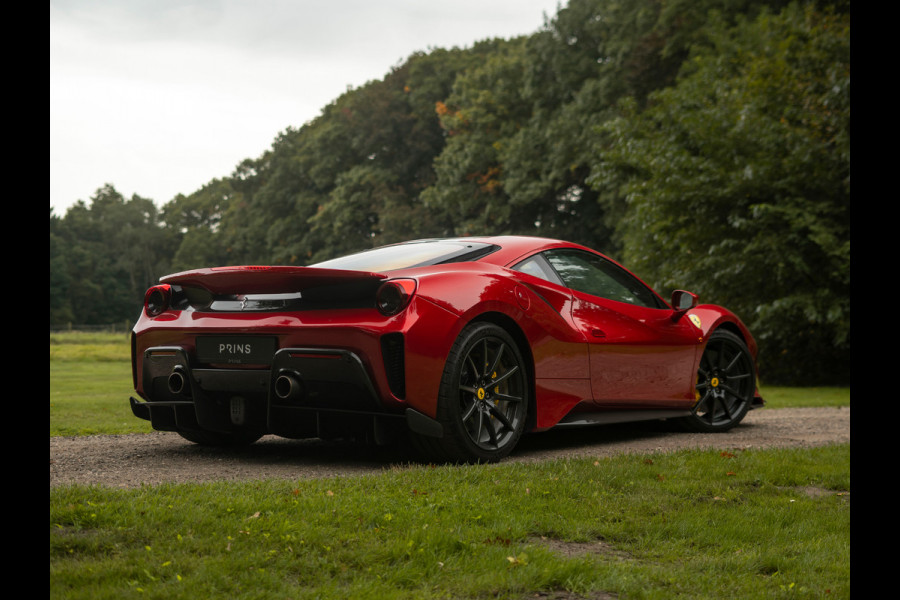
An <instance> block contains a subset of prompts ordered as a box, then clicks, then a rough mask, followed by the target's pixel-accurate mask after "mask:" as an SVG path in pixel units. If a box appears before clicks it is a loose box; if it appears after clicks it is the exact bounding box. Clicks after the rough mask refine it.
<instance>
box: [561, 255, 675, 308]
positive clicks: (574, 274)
mask: <svg viewBox="0 0 900 600" xmlns="http://www.w3.org/2000/svg"><path fill="white" fill-rule="evenodd" d="M544 256H546V257H547V260H548V261H549V262H550V264H551V265H553V269H554V270H555V271H556V272H557V273H558V274H559V276H560V277H561V278H562V280H563V282H564V283H565V285H566V286H567V287H570V288H572V289H573V290H578V291H579V292H584V293H586V294H591V295H592V296H599V297H601V298H606V299H608V300H615V301H617V302H627V303H628V304H636V305H638V306H645V307H647V308H665V306H664V305H663V304H662V303H661V302H660V301H659V299H658V298H657V297H656V295H655V294H654V293H653V292H652V291H651V290H650V289H649V288H647V286H645V285H644V284H643V283H641V282H640V281H638V280H637V279H635V278H634V277H633V276H632V275H631V274H630V273H628V272H626V271H623V270H622V269H621V268H619V267H618V265H615V264H613V263H611V262H609V261H608V260H606V259H604V258H603V257H600V256H597V255H596V254H591V253H589V252H583V251H581V250H550V251H548V252H545V253H544Z"/></svg>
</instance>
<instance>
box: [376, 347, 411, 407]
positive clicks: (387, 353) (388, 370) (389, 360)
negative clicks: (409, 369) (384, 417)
mask: <svg viewBox="0 0 900 600" xmlns="http://www.w3.org/2000/svg"><path fill="white" fill-rule="evenodd" d="M381 357H382V359H383V360H384V372H385V374H386V375H387V380H388V386H390V388H391V393H392V394H394V395H395V396H396V397H398V398H405V397H406V377H405V375H404V373H405V365H404V358H403V334H402V333H388V334H385V335H383V336H381Z"/></svg>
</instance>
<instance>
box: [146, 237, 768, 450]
mask: <svg viewBox="0 0 900 600" xmlns="http://www.w3.org/2000/svg"><path fill="white" fill-rule="evenodd" d="M756 351H757V350H756V343H755V341H754V340H753V338H752V337H751V335H750V333H749V332H748V331H747V328H746V327H745V326H744V324H743V323H741V321H740V319H738V318H737V317H736V316H735V315H734V314H732V313H731V312H729V311H728V310H726V309H724V308H721V307H719V306H714V305H697V298H696V296H695V295H694V294H691V293H690V292H686V291H682V290H677V291H675V292H674V293H673V294H672V298H671V302H670V303H667V302H666V301H665V300H663V299H662V298H661V297H660V296H659V295H658V294H657V293H656V292H654V291H653V290H652V289H651V288H650V287H648V286H647V285H645V284H644V283H643V282H642V281H641V280H640V279H638V278H637V277H635V276H634V275H633V274H631V273H630V272H629V271H628V270H626V269H624V268H623V267H622V266H621V265H619V264H618V263H616V262H615V261H613V260H611V259H609V258H607V257H605V256H603V255H602V254H600V253H598V252H595V251H593V250H590V249H588V248H585V247H583V246H580V245H577V244H572V243H568V242H562V241H557V240H550V239H542V238H531V237H473V238H458V239H432V240H419V241H412V242H405V243H402V244H395V245H391V246H384V247H381V248H376V249H373V250H367V251H365V252H360V253H358V254H352V255H349V256H345V257H342V258H337V259H334V260H329V261H326V262H323V263H319V264H316V265H312V266H310V267H287V266H240V267H218V268H211V269H198V270H194V271H186V272H183V273H177V274H174V275H168V276H166V277H163V278H162V279H161V280H160V284H159V285H156V286H154V287H152V288H150V289H149V290H148V291H147V294H146V297H145V301H144V310H143V311H142V313H141V317H140V319H139V320H138V322H137V324H136V325H135V327H134V331H133V334H132V336H131V352H132V375H133V378H134V387H135V390H136V391H137V395H138V396H140V398H141V399H136V398H131V408H132V411H133V412H134V414H135V415H136V416H138V417H140V418H143V419H147V420H149V421H151V422H152V424H153V427H154V428H155V429H158V430H163V431H176V432H178V433H179V434H181V435H182V436H183V437H185V438H186V439H188V440H190V441H192V442H197V443H200V444H216V445H227V444H242V443H251V442H253V441H255V440H257V439H258V438H259V437H260V436H262V435H264V434H275V435H279V436H284V437H289V438H307V437H321V438H328V437H349V436H354V437H359V436H365V437H367V438H368V439H371V440H373V441H375V442H378V443H381V442H384V441H387V440H389V439H392V438H393V437H394V436H395V435H397V434H406V433H408V434H409V435H408V439H409V440H410V442H411V443H412V444H413V445H414V446H415V447H416V448H417V449H418V450H420V451H422V452H424V453H425V454H426V455H427V456H428V457H430V458H431V459H435V460H449V461H494V460H498V459H500V458H502V457H504V456H506V455H507V454H508V453H509V452H510V451H512V450H513V448H514V447H515V445H516V443H517V441H518V440H519V437H520V436H521V435H522V433H523V432H525V431H541V430H546V429H549V428H551V427H563V426H581V425H589V424H597V423H611V422H621V421H639V420H647V419H677V420H679V421H680V422H681V423H683V424H684V425H686V426H687V427H688V428H690V429H693V430H699V431H710V432H714V431H724V430H727V429H730V428H731V427H734V426H735V425H737V424H738V423H739V422H740V421H741V419H743V417H744V415H745V414H746V413H747V410H748V409H750V408H752V407H755V406H760V405H762V402H763V401H762V398H761V397H760V396H759V393H758V392H757V388H756V364H755V358H756Z"/></svg>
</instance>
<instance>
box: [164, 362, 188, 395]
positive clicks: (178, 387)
mask: <svg viewBox="0 0 900 600" xmlns="http://www.w3.org/2000/svg"><path fill="white" fill-rule="evenodd" d="M168 383H169V392H171V393H172V394H174V395H176V396H178V395H181V394H182V393H183V392H184V388H185V384H186V383H187V380H186V379H185V377H184V368H183V367H182V366H181V365H179V366H177V367H175V368H174V369H172V373H171V374H170V375H169V380H168Z"/></svg>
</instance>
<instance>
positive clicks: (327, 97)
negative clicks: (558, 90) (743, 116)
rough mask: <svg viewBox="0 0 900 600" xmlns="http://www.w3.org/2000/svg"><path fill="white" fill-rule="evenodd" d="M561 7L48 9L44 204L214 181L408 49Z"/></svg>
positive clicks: (466, 42)
mask: <svg viewBox="0 0 900 600" xmlns="http://www.w3.org/2000/svg"><path fill="white" fill-rule="evenodd" d="M559 1H560V0H454V1H453V2H432V1H429V0H369V1H362V0H326V1H311V0H293V1H292V0H255V1H252V2H251V1H249V0H243V1H242V0H185V1H178V0H120V1H117V2H108V1H104V0H50V206H52V207H54V209H55V210H54V212H56V213H57V214H59V215H60V216H61V215H63V214H64V213H65V209H66V208H67V207H68V206H69V205H71V204H73V203H74V202H76V201H77V200H84V201H85V202H86V203H88V202H89V201H90V197H91V196H92V195H94V193H95V191H96V190H97V189H98V188H100V187H101V186H103V185H104V184H106V183H111V184H113V185H114V186H115V187H116V189H117V190H118V191H119V192H120V193H121V194H123V195H124V196H125V197H126V198H130V197H131V196H132V194H138V195H140V196H143V197H145V198H151V199H152V200H154V201H155V202H156V203H157V205H162V204H164V203H166V202H168V201H169V200H171V199H172V198H173V197H174V196H175V195H176V194H179V193H183V194H190V193H191V192H193V191H195V190H197V189H199V188H200V187H201V186H202V185H204V184H205V183H207V182H208V181H210V180H211V179H213V178H215V177H225V176H228V175H230V174H231V173H232V171H233V170H234V168H235V166H236V165H237V164H238V163H239V162H240V161H242V160H243V159H245V158H256V157H258V156H260V155H261V154H262V153H263V152H264V151H265V150H267V149H268V148H269V147H270V146H271V145H272V141H273V140H274V138H275V136H276V135H277V134H278V133H279V132H282V131H284V130H285V129H286V128H287V127H291V126H293V127H300V126H301V125H303V124H304V123H305V122H307V121H310V120H312V119H314V118H315V117H316V116H318V115H319V114H320V112H321V110H322V108H323V107H324V106H325V105H327V104H328V103H329V102H331V101H332V100H334V99H336V98H337V97H338V96H339V95H340V94H342V93H343V92H344V91H346V90H347V88H348V86H352V87H358V86H360V85H362V84H364V83H366V82H367V81H371V80H373V79H381V78H383V77H384V75H385V74H386V73H387V72H388V71H389V70H390V69H391V67H393V66H396V65H398V64H400V63H402V62H403V61H404V60H405V59H406V58H407V57H408V56H409V55H410V54H412V53H413V52H416V51H420V50H421V51H428V50H429V49H430V48H451V47H453V46H458V47H468V46H471V45H472V44H473V43H474V42H476V41H479V40H484V39H487V38H492V37H503V38H509V37H514V36H516V35H521V34H530V33H533V32H535V31H537V30H538V29H539V28H540V27H541V26H542V25H543V23H544V16H545V15H547V16H550V17H552V16H553V15H554V14H555V13H556V9H557V7H558V3H559Z"/></svg>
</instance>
